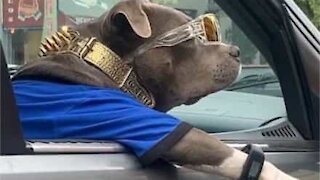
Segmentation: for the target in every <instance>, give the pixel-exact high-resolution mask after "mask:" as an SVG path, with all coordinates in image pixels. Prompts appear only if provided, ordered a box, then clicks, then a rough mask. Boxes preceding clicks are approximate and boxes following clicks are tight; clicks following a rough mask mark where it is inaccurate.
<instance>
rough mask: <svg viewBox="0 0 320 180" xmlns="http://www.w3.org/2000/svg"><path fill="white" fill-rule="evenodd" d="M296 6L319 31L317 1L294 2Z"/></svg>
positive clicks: (319, 5) (319, 4)
mask: <svg viewBox="0 0 320 180" xmlns="http://www.w3.org/2000/svg"><path fill="white" fill-rule="evenodd" d="M295 2H296V3H297V5H298V6H299V7H300V8H301V9H302V11H303V12H304V13H305V14H306V15H307V16H308V17H309V19H310V20H311V21H312V22H313V24H314V25H315V26H316V27H317V28H318V29H320V1H319V0H295Z"/></svg>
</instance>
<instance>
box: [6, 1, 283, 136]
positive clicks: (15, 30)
mask: <svg viewBox="0 0 320 180" xmlns="http://www.w3.org/2000/svg"><path fill="white" fill-rule="evenodd" d="M117 2H119V0H53V1H42V0H19V1H18V0H17V1H15V0H3V1H2V2H0V9H2V12H3V17H2V19H1V20H0V23H1V28H0V38H1V40H2V43H3V47H4V51H5V55H6V57H7V60H8V64H9V69H10V74H12V73H13V72H14V71H15V69H17V68H18V67H19V66H17V65H21V64H24V63H26V62H30V61H33V60H34V59H36V58H37V54H38V50H39V45H40V42H41V40H42V39H44V37H46V36H48V35H50V34H51V33H52V32H54V31H56V30H57V28H58V27H61V26H63V25H76V24H80V23H84V22H87V21H90V20H92V19H94V18H96V17H98V16H100V15H101V14H103V13H104V12H106V11H108V10H109V9H110V8H111V7H112V6H113V5H114V4H116V3H117ZM154 2H157V3H160V4H163V5H166V6H171V7H173V8H176V9H178V10H180V11H182V12H184V13H186V14H187V15H189V16H191V17H193V18H194V17H196V16H199V15H201V14H204V13H214V14H215V15H216V16H217V18H218V20H219V23H220V30H221V34H222V40H223V41H224V42H226V43H232V44H235V45H238V46H239V47H240V49H241V61H242V64H243V70H242V74H241V76H240V78H239V80H238V81H237V82H235V83H233V84H232V85H231V86H230V87H228V88H227V89H226V90H225V91H221V92H218V93H215V94H212V95H209V96H207V97H205V98H203V99H202V100H200V101H199V102H198V103H196V104H194V105H191V106H180V107H177V108H175V109H173V110H172V111H170V112H169V113H170V114H173V115H174V116H176V117H178V118H180V119H181V120H183V121H186V122H188V123H190V124H192V125H194V126H196V127H198V128H202V129H204V130H206V131H208V132H222V131H234V130H241V129H248V128H255V127H258V126H259V125H261V124H262V123H263V122H265V121H268V120H270V119H273V118H277V117H282V116H286V110H285V106H284V102H283V99H282V94H281V88H280V85H279V83H278V80H277V77H276V75H275V74H274V72H273V71H272V69H271V68H270V67H269V65H268V63H267V61H266V60H265V58H264V57H263V56H262V54H261V53H260V52H259V51H258V50H257V48H256V47H255V45H254V44H252V43H251V41H250V40H249V39H248V38H247V37H246V36H245V35H244V34H243V32H242V31H241V30H240V29H239V28H238V26H237V25H236V24H235V23H234V22H233V21H232V20H231V19H230V18H229V17H228V16H227V15H226V14H225V13H224V11H223V10H221V8H220V7H219V6H218V5H217V4H216V3H215V1H214V0H198V1H195V0H154ZM235 122H238V123H235Z"/></svg>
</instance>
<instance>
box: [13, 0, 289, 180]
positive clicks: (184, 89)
mask: <svg viewBox="0 0 320 180" xmlns="http://www.w3.org/2000/svg"><path fill="white" fill-rule="evenodd" d="M189 21H191V18H190V17H188V16H187V15H185V14H183V13H181V12H179V11H177V10H175V9H172V8H169V7H165V6H161V5H158V4H154V3H151V2H149V1H145V0H144V1H143V0H131V1H122V2H120V3H118V4H117V5H115V6H114V7H113V8H112V9H111V10H110V11H109V12H107V13H105V14H103V15H102V16H101V17H100V18H98V19H96V20H94V21H92V22H89V23H86V24H82V25H80V26H78V27H75V29H76V30H77V31H78V32H80V34H81V36H84V37H96V38H97V39H98V40H99V41H100V42H101V43H103V44H104V45H105V46H107V47H109V48H110V49H111V50H113V51H114V52H115V53H116V54H118V55H119V56H120V57H121V58H123V59H126V58H125V57H127V56H128V55H129V54H132V52H134V51H135V50H136V49H137V48H138V47H140V46H141V45H143V44H144V43H146V42H148V41H150V40H152V39H154V38H156V37H158V36H160V35H161V34H164V33H165V32H167V31H169V30H171V29H174V28H176V27H179V26H181V25H183V24H186V23H188V22H189ZM239 54H240V52H239V49H238V47H236V46H233V45H228V44H224V43H221V42H216V43H211V44H209V45H205V44H203V43H201V42H200V41H199V40H197V39H196V38H192V39H189V40H187V41H184V42H181V43H179V44H177V45H175V46H172V47H159V48H152V49H150V50H148V51H146V52H144V53H142V54H141V55H139V56H138V57H136V58H135V59H134V61H132V62H130V63H132V66H133V67H134V71H135V72H136V74H137V76H138V77H139V81H140V84H142V85H143V86H144V87H146V89H148V90H149V91H150V92H151V93H152V95H153V96H154V99H155V107H154V109H155V110H157V111H161V112H166V111H168V110H170V109H172V108H173V107H176V106H179V105H181V104H187V105H189V104H193V103H195V102H197V101H198V100H199V99H201V98H202V97H204V96H206V95H208V94H211V93H214V92H217V91H219V90H221V89H223V88H225V87H226V86H228V85H229V84H231V83H232V82H233V81H234V80H235V79H236V77H237V76H238V74H239V71H240V69H241V67H240V60H239ZM28 77H45V78H46V79H55V80H62V81H67V82H72V83H79V84H87V85H93V86H99V87H114V84H113V83H112V80H111V79H110V78H109V77H108V76H106V75H105V74H104V73H103V72H101V71H100V70H99V69H97V68H95V67H94V66H91V65H90V64H88V63H85V62H84V61H81V60H79V58H78V57H76V56H74V55H71V54H62V55H56V56H49V57H42V58H40V59H38V60H35V61H33V62H31V63H28V64H26V65H25V66H23V67H22V68H21V69H20V70H19V71H18V73H17V74H16V75H15V78H16V79H17V78H18V79H19V78H28ZM162 156H163V158H165V159H167V160H169V161H172V162H174V163H177V164H179V165H182V166H184V167H187V168H192V169H195V170H199V171H203V172H207V173H214V174H219V175H222V176H225V177H228V178H231V179H239V177H240V175H241V173H242V170H243V166H244V163H245V161H246V158H247V154H246V153H243V152H242V151H239V150H236V149H233V148H231V147H229V146H227V145H226V144H224V143H223V142H221V141H220V140H219V139H217V138H215V137H212V136H209V135H208V134H207V133H206V132H204V131H202V130H199V129H196V128H192V129H191V130H190V131H189V132H188V133H187V134H186V135H185V136H184V137H182V139H181V140H180V141H179V142H178V143H176V144H175V145H174V146H173V147H172V148H171V149H170V150H169V151H168V152H166V153H164V154H163V155H162ZM259 179H261V180H267V179H270V180H275V179H279V180H280V179H281V180H286V179H288V180H289V179H295V178H292V177H290V176H289V175H287V174H285V173H283V172H282V171H280V170H279V169H277V168H276V167H275V166H274V165H272V164H271V163H269V162H265V163H264V165H263V168H262V172H261V175H260V178H259Z"/></svg>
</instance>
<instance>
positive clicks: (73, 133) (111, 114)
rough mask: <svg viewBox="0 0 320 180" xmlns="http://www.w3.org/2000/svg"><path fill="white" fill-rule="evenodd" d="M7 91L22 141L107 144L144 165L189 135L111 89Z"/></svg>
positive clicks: (43, 84) (25, 85)
mask: <svg viewBox="0 0 320 180" xmlns="http://www.w3.org/2000/svg"><path fill="white" fill-rule="evenodd" d="M13 87H14V91H15V95H16V102H17V106H18V110H19V113H20V119H21V122H22V127H23V132H24V136H25V138H26V139H92V140H113V141H116V142H119V143H121V144H123V145H125V146H127V147H128V148H130V149H131V150H132V151H133V152H134V153H135V154H136V155H137V156H138V157H139V158H140V160H142V162H143V163H150V162H152V161H153V160H154V159H156V158H158V157H159V156H160V155H161V154H162V153H163V152H165V151H167V150H168V149H169V148H171V147H172V146H173V145H174V144H175V143H176V142H177V141H178V140H179V139H180V138H182V137H183V136H184V135H185V134H186V133H187V132H188V130H189V129H190V126H189V125H187V124H185V123H182V122H181V121H179V120H178V119H176V118H174V117H172V116H170V115H168V114H165V113H162V112H158V111H156V110H153V109H150V108H148V107H146V106H144V105H143V104H142V103H140V102H138V101H137V100H136V99H135V98H134V97H132V96H130V95H128V94H126V93H124V92H122V91H120V90H117V89H111V88H101V87H94V86H88V85H79V84H63V83H57V82H48V81H36V80H16V81H13Z"/></svg>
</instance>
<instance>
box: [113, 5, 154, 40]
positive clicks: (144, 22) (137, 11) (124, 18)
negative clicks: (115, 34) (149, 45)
mask: <svg viewBox="0 0 320 180" xmlns="http://www.w3.org/2000/svg"><path fill="white" fill-rule="evenodd" d="M148 2H149V1H146V0H128V1H123V2H120V3H119V4H118V6H117V7H115V9H113V12H112V18H111V21H112V23H113V25H114V26H116V28H117V29H118V31H119V32H122V33H125V32H127V31H128V30H131V31H133V32H134V33H135V34H136V35H138V36H139V37H142V38H149V37H150V36H151V26H150V22H149V19H148V16H147V14H146V12H145V11H144V9H143V6H144V5H145V3H148Z"/></svg>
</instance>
